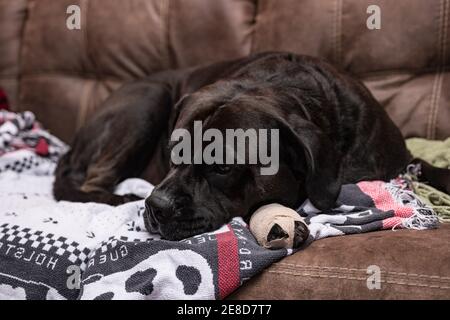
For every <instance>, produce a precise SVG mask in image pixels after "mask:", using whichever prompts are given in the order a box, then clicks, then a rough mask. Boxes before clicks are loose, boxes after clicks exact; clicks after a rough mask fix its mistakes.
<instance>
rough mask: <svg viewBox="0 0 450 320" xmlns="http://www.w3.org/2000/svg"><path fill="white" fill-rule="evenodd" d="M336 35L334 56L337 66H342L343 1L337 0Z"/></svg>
mask: <svg viewBox="0 0 450 320" xmlns="http://www.w3.org/2000/svg"><path fill="white" fill-rule="evenodd" d="M333 25H334V35H333V45H334V55H335V60H336V65H340V64H341V56H342V43H341V37H342V0H335V13H334V24H333Z"/></svg>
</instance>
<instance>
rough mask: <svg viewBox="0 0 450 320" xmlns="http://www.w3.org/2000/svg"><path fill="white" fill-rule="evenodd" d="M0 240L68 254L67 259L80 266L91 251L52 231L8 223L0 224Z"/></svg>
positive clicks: (59, 253)
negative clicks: (46, 232) (45, 232)
mask: <svg viewBox="0 0 450 320" xmlns="http://www.w3.org/2000/svg"><path fill="white" fill-rule="evenodd" d="M0 240H3V241H8V242H17V243H19V244H21V245H29V246H30V247H32V248H34V249H39V250H43V251H50V250H51V251H53V252H54V253H56V254H57V255H59V256H63V255H68V258H67V259H68V260H69V261H70V262H72V263H73V264H75V265H79V266H81V268H83V266H85V264H86V263H87V260H88V256H89V254H90V252H91V250H90V249H88V248H82V247H81V246H80V244H79V243H77V242H75V241H70V240H69V239H67V238H65V237H56V236H55V235H54V234H52V233H48V234H44V232H42V231H32V230H31V229H30V228H21V227H19V226H17V225H10V224H8V223H5V224H3V225H1V226H0Z"/></svg>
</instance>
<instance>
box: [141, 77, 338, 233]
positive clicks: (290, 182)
mask: <svg viewBox="0 0 450 320" xmlns="http://www.w3.org/2000/svg"><path fill="white" fill-rule="evenodd" d="M298 103H299V100H298V97H296V98H295V99H292V97H289V96H284V95H283V94H281V93H280V92H277V91H274V90H273V88H257V89H253V90H248V88H247V89H246V90H244V89H243V88H242V85H241V84H235V83H234V84H233V83H231V82H223V83H216V84H215V85H212V86H209V87H207V88H204V89H203V90H201V91H199V92H197V93H195V94H192V95H190V96H187V97H185V98H184V99H182V100H181V101H180V102H179V103H178V105H177V109H178V111H179V112H178V113H177V118H176V119H175V120H174V128H175V130H174V133H175V132H177V133H178V134H176V135H175V137H174V135H173V136H172V138H175V140H176V141H172V142H171V144H170V148H171V150H172V156H173V155H174V154H175V155H177V156H178V160H176V161H173V160H174V158H173V157H172V165H171V169H170V172H169V173H168V175H167V176H166V178H165V179H164V180H163V181H162V182H161V183H160V184H159V185H158V186H157V187H156V188H155V189H154V191H153V193H152V194H151V195H150V197H148V198H147V200H146V207H147V208H146V214H145V222H146V226H147V229H149V230H150V231H152V232H155V231H157V232H159V233H160V234H161V235H162V237H163V238H166V239H170V240H179V239H183V238H186V237H189V236H192V235H195V234H200V233H203V232H208V231H212V230H215V229H217V228H219V227H220V226H221V225H223V224H224V223H227V222H228V221H229V220H230V219H231V218H232V217H236V216H241V217H244V218H248V217H249V216H250V215H251V213H252V212H253V211H255V210H256V209H257V208H258V207H260V206H261V205H264V204H267V203H272V202H277V203H280V204H283V205H286V206H288V207H292V208H295V207H296V206H298V205H300V204H301V202H302V201H304V200H305V199H306V198H309V199H310V200H311V202H312V203H313V204H314V205H315V206H316V207H317V208H319V209H328V208H330V207H331V206H332V205H333V204H334V202H335V200H336V197H337V195H338V192H339V189H340V178H339V163H338V161H336V160H335V159H334V157H335V156H336V152H335V149H334V146H333V143H332V142H331V141H330V140H329V138H327V137H326V136H325V135H324V134H323V133H322V131H321V130H319V128H318V127H316V126H315V125H314V124H313V123H312V122H311V121H309V120H308V119H307V117H306V118H305V113H304V112H303V111H299V107H298ZM300 109H301V108H300ZM196 121H197V122H196ZM198 121H202V122H201V124H202V133H203V136H201V137H198V136H196V132H197V135H198V133H199V130H198V127H197V131H195V126H198V125H199V122H198ZM177 129H182V130H181V131H180V130H177ZM208 129H214V130H212V131H211V130H208ZM239 129H240V130H241V131H240V132H241V133H243V132H244V133H245V134H246V135H245V139H244V140H243V141H245V143H244V147H243V149H239V150H238V148H239V147H242V146H240V145H239V141H238V139H236V140H234V141H230V140H229V139H227V130H234V133H236V132H237V131H236V130H239ZM249 129H250V130H249ZM261 129H262V131H261ZM264 130H265V131H264ZM180 132H181V133H180ZM207 132H209V134H208V133H207ZM211 133H213V134H211ZM252 133H256V136H257V137H256V140H253V142H254V143H251V142H250V141H251V138H255V135H254V134H253V135H252ZM220 135H221V136H222V141H221V142H222V145H220V143H219V144H215V145H214V146H215V147H216V148H214V147H212V146H213V144H212V142H214V141H215V142H217V139H219V140H220V137H219V138H218V137H217V136H220ZM213 136H214V137H213ZM228 137H229V136H228ZM199 139H201V140H202V141H203V143H202V146H201V148H200V149H198V147H199V146H198V143H197V142H198V141H200V140H199ZM182 141H183V143H186V145H184V147H186V146H189V148H190V149H189V148H188V149H189V150H187V149H186V148H182V143H181V142H182ZM255 141H256V142H255ZM188 142H189V143H188ZM219 142H220V141H219ZM230 142H232V144H231V145H230ZM249 142H250V143H249ZM196 143H197V146H196V145H195V144H196ZM208 146H209V149H207V148H208ZM219 146H222V147H219ZM230 148H231V149H233V151H234V153H233V152H230V154H232V158H233V160H234V161H232V162H233V163H230V162H231V161H230V158H228V159H227V156H228V154H227V152H229V151H230ZM213 149H214V150H213ZM242 150H244V151H243V152H242ZM199 151H200V153H201V155H199ZM274 153H276V154H274ZM207 154H208V155H212V156H213V158H214V159H215V160H217V159H223V161H215V162H214V161H213V163H211V159H209V160H208V159H206V157H205V156H206V155H207ZM261 155H263V156H264V155H265V156H266V157H265V158H261ZM202 156H203V157H202ZM252 156H253V161H251V160H250V159H252ZM267 156H269V158H270V160H271V162H272V163H268V161H267ZM242 157H245V159H242ZM179 158H183V159H184V160H187V161H184V162H182V163H180V161H179V160H180V159H179ZM255 158H256V163H255V162H254V159H255ZM238 159H240V161H239V160H238ZM243 160H244V163H242V161H243ZM175 162H176V163H175ZM220 162H222V163H220ZM227 162H228V163H227ZM274 162H277V163H274ZM269 167H270V168H269ZM264 169H266V170H265V171H264Z"/></svg>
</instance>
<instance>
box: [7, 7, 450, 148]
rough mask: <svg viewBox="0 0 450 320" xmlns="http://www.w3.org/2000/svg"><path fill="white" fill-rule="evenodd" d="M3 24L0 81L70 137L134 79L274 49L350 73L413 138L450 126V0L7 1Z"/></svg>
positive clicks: (22, 106) (18, 106)
mask: <svg viewBox="0 0 450 320" xmlns="http://www.w3.org/2000/svg"><path fill="white" fill-rule="evenodd" d="M73 4H75V5H78V6H79V7H80V8H81V30H69V29H68V28H67V27H66V19H67V17H68V14H67V13H66V10H67V7H68V6H69V5H73ZM372 4H375V5H378V6H379V7H380V8H381V29H379V30H369V29H368V28H367V27H366V20H367V18H368V17H369V16H370V14H369V13H367V8H368V6H369V5H372ZM0 30H2V31H0V87H3V88H4V89H5V90H6V91H7V93H8V94H9V96H10V100H11V101H12V104H13V107H14V109H15V110H32V111H34V112H35V113H36V114H37V116H38V118H39V119H40V120H41V121H42V122H43V123H44V125H45V126H47V127H48V128H50V130H51V131H52V132H54V133H55V134H57V135H58V136H60V137H62V138H63V139H64V140H66V141H69V140H70V138H71V137H72V136H73V133H74V132H75V130H76V129H77V128H78V127H79V126H80V125H81V124H82V123H83V122H84V121H86V119H87V117H89V116H90V115H91V114H92V113H93V112H94V111H95V110H96V108H97V107H98V105H99V104H100V103H101V102H102V101H103V100H104V99H105V98H106V97H107V96H108V95H109V94H110V93H111V92H112V90H115V89H116V88H118V87H119V86H120V85H121V84H122V83H124V82H125V81H129V80H132V79H136V78H141V77H144V76H146V75H148V74H151V73H153V72H156V71H160V70H164V69H169V68H179V67H186V66H193V65H198V64H205V63H209V62H213V61H218V60H223V59H231V58H236V57H240V56H244V55H247V54H250V53H253V52H260V51H266V50H286V51H292V52H296V53H302V54H310V55H315V56H320V57H323V58H326V59H328V60H329V61H330V62H332V63H333V64H335V65H337V66H339V67H341V68H344V69H346V70H348V71H349V72H351V73H353V74H354V75H355V76H357V77H359V78H360V79H362V80H363V81H364V82H365V84H366V85H367V86H368V87H369V89H370V90H371V91H372V93H373V94H374V95H375V97H376V98H377V99H378V100H379V101H380V102H381V103H382V105H383V106H384V107H385V108H386V110H387V111H388V113H389V114H390V115H391V117H392V118H393V119H394V121H395V122H396V123H397V124H398V125H399V127H400V128H401V130H402V132H403V134H404V135H405V136H406V137H410V136H421V137H427V138H431V139H438V138H445V137H448V136H450V73H449V66H450V0H428V1H423V0H396V1H392V0H282V1H279V0H126V1H124V0H58V1H54V0H38V1H36V0H13V1H11V0H0Z"/></svg>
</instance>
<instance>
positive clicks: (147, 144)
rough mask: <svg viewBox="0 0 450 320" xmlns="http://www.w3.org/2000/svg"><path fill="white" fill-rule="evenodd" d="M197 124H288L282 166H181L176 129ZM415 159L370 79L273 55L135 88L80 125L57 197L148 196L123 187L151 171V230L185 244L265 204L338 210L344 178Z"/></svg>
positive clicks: (437, 178)
mask: <svg viewBox="0 0 450 320" xmlns="http://www.w3.org/2000/svg"><path fill="white" fill-rule="evenodd" d="M194 120H202V121H203V126H204V129H205V130H206V129H207V128H217V129H219V130H221V131H223V130H225V129H226V128H231V129H233V128H243V129H247V128H254V129H279V130H280V145H281V149H280V165H279V171H278V173H277V174H275V175H272V176H263V175H261V174H260V173H259V167H258V165H230V166H223V165H209V166H208V165H180V166H174V165H172V164H171V162H170V149H169V148H168V145H169V138H170V134H171V132H172V130H174V129H175V128H186V129H188V130H192V125H193V122H194ZM411 161H413V159H412V157H411V155H410V153H409V152H408V150H407V149H406V146H405V143H404V140H403V137H402V135H401V133H400V131H399V130H398V128H397V127H396V126H395V125H394V123H393V122H392V121H391V119H390V118H389V117H388V115H387V114H386V112H385V111H384V110H383V108H382V107H381V106H380V104H379V103H378V102H377V101H376V100H375V99H374V98H373V96H372V95H371V94H370V92H369V91H368V90H367V89H366V88H365V87H364V85H363V84H362V83H361V82H359V81H357V80H355V79H354V78H352V77H350V76H349V75H346V74H345V73H343V72H338V71H337V70H336V69H335V68H333V67H332V66H330V65H329V64H327V63H325V62H324V61H321V60H319V59H316V58H312V57H308V56H299V55H295V54H290V53H277V52H272V53H262V54H256V55H253V56H250V57H247V58H243V59H239V60H235V61H230V62H223V63H217V64H214V65H210V66H207V67H200V68H193V69H185V70H177V71H168V72H162V73H158V74H155V75H153V76H151V77H149V78H147V79H145V80H142V81H138V82H134V83H130V84H126V85H124V86H123V87H122V88H121V89H119V90H117V91H116V92H114V93H113V94H112V95H111V97H110V98H108V99H107V100H106V101H105V102H104V103H103V105H102V110H101V111H100V112H99V113H98V114H97V115H96V116H95V117H94V118H93V119H91V120H90V121H88V123H87V124H86V125H85V126H84V127H82V128H81V129H80V130H79V132H78V133H77V135H76V137H75V140H74V142H73V144H72V149H71V150H70V151H69V152H68V153H67V154H66V155H65V156H64V157H63V158H62V159H61V161H60V162H59V165H58V168H57V171H56V180H55V184H54V195H55V198H56V199H57V200H69V201H82V202H87V201H96V202H104V203H109V204H112V205H118V204H121V203H124V202H127V201H131V200H135V199H136V198H137V197H136V196H133V195H125V196H118V195H114V194H113V193H112V192H113V189H114V187H115V186H116V184H117V183H119V182H120V181H122V180H124V179H126V178H129V177H138V176H140V177H144V178H146V179H147V180H150V182H152V183H159V185H158V186H157V187H156V188H155V190H154V191H153V193H152V195H151V196H150V197H149V198H148V199H147V200H146V205H147V210H146V214H145V223H146V226H147V228H148V229H149V230H151V231H155V230H156V231H159V232H160V233H161V234H162V236H163V237H164V238H167V239H173V240H177V239H182V238H185V237H188V236H191V235H193V234H197V233H201V232H205V231H210V230H213V229H216V228H218V227H219V226H220V225H222V224H223V223H225V222H227V221H228V220H229V219H230V218H232V217H234V216H243V217H244V218H247V217H249V215H250V214H251V213H252V212H253V211H254V210H255V209H256V208H258V207H259V206H261V205H263V204H265V203H270V202H278V203H281V204H284V205H286V206H289V207H293V208H295V207H297V206H298V205H299V204H301V202H302V201H304V200H305V198H309V199H310V200H311V201H312V203H313V204H314V205H315V206H316V207H317V208H319V209H327V208H330V207H331V206H332V205H333V204H334V202H335V200H336V197H337V195H338V192H339V190H340V187H341V185H342V184H344V183H355V182H358V181H361V180H373V179H381V180H388V179H390V178H393V177H395V176H396V175H397V174H399V173H400V172H401V171H402V170H403V169H404V168H405V167H406V166H407V165H408V163H410V162H411ZM416 162H421V164H422V171H423V174H422V177H423V179H425V180H429V182H430V183H432V184H433V185H434V186H436V187H438V188H439V189H441V190H444V191H447V192H450V171H449V170H445V169H437V168H434V167H432V166H431V165H429V164H427V163H425V162H423V161H421V160H416ZM149 163H152V166H151V168H153V169H148V165H149ZM152 170H153V171H152ZM161 180H162V181H161Z"/></svg>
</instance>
